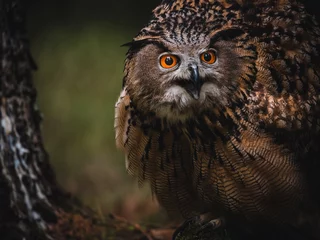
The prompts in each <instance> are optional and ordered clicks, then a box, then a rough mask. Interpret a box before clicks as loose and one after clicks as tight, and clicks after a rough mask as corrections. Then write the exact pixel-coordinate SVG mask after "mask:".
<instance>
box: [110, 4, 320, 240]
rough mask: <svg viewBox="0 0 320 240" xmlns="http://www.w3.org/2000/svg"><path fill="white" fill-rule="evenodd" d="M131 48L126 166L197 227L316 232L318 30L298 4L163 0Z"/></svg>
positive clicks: (120, 143)
mask: <svg viewBox="0 0 320 240" xmlns="http://www.w3.org/2000/svg"><path fill="white" fill-rule="evenodd" d="M127 46H128V47H129V50H128V53H127V57H126V61H125V70H124V79H123V88H122V91H121V94H120V97H119V99H118V101H117V103H116V107H115V108H116V110H115V135H116V145H117V147H118V148H120V149H121V150H123V152H124V153H125V157H126V168H127V171H128V172H129V174H131V175H133V176H134V177H136V178H137V180H138V182H139V184H143V183H145V182H147V183H148V184H150V186H151V190H152V193H153V194H154V195H155V196H156V197H157V199H158V201H159V203H160V204H161V205H162V206H163V207H164V208H165V209H166V210H167V211H168V212H169V213H173V214H180V215H181V216H183V217H184V218H185V219H195V218H197V219H200V220H199V221H200V222H201V223H200V225H201V224H203V225H204V226H205V225H206V224H210V223H211V225H212V226H213V225H214V226H215V227H217V226H218V227H219V228H223V227H226V228H230V229H233V230H234V231H238V234H237V236H245V234H247V233H250V234H260V235H259V236H260V239H264V238H263V237H262V236H266V237H265V238H266V239H276V238H275V236H274V235H276V236H281V238H280V239H289V238H288V236H290V239H320V218H319V203H320V191H319V189H320V159H319V158H320V157H319V156H320V56H319V54H320V30H319V25H318V23H317V21H316V19H315V18H314V17H313V16H312V15H309V14H308V13H307V12H306V10H305V8H304V6H303V5H302V4H301V3H300V2H299V1H296V0H252V1H246V0H163V1H162V3H161V4H160V5H159V6H158V7H156V8H155V9H154V11H153V17H152V19H151V20H150V22H149V23H148V24H147V25H146V26H145V27H144V28H143V29H142V30H141V31H140V32H139V33H138V35H137V36H136V37H135V38H134V39H133V40H132V42H130V43H128V44H127ZM213 222H214V223H217V222H218V223H219V224H212V223H213ZM276 232H277V233H276ZM261 233H263V234H262V235H261ZM241 234H244V235H241ZM272 234H274V235H272ZM289 234H291V235H289Z"/></svg>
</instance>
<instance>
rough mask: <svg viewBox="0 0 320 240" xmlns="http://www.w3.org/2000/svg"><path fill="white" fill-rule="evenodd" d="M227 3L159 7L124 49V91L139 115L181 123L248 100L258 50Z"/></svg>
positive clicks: (179, 3)
mask: <svg viewBox="0 0 320 240" xmlns="http://www.w3.org/2000/svg"><path fill="white" fill-rule="evenodd" d="M221 2H225V3H221ZM227 2H228V1H187V0H177V1H163V3H162V4H161V5H160V6H159V7H157V8H156V9H155V10H154V12H153V13H154V17H153V19H152V20H151V21H150V23H149V24H148V25H147V26H146V27H145V28H143V29H142V30H141V31H140V33H139V34H138V35H137V37H136V38H134V40H133V41H132V42H131V43H129V44H128V45H129V46H130V48H129V51H128V54H127V60H126V67H125V78H124V88H126V91H127V92H128V94H129V96H130V98H131V100H132V102H133V103H134V105H135V106H136V107H137V108H138V109H139V111H141V112H145V113H150V112H152V113H154V114H155V115H156V116H158V117H160V118H167V119H170V120H173V121H174V120H183V119H188V118H192V117H194V116H196V115H197V114H198V113H199V112H201V111H208V110H210V111H212V110H213V109H218V110H219V109H222V108H225V107H228V106H232V105H239V104H241V101H243V99H245V98H246V96H247V95H248V91H250V89H251V88H252V86H253V84H254V81H255V78H256V72H257V70H256V64H255V62H256V61H257V50H256V47H255V44H254V42H255V40H254V39H253V38H252V39H251V38H250V37H249V35H248V31H247V30H246V29H247V28H246V25H245V23H244V21H243V18H242V15H241V12H240V10H239V8H238V9H237V7H235V6H237V3H235V4H228V3H227Z"/></svg>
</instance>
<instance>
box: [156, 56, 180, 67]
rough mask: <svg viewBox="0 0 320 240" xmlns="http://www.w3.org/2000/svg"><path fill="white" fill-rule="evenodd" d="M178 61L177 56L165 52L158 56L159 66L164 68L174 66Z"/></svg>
mask: <svg viewBox="0 0 320 240" xmlns="http://www.w3.org/2000/svg"><path fill="white" fill-rule="evenodd" d="M178 61H179V59H178V57H177V56H175V55H171V54H165V55H163V56H161V57H160V65H161V67H163V68H166V69H168V68H173V67H174V66H176V65H177V63H178Z"/></svg>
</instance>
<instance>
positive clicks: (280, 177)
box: [115, 97, 304, 217]
mask: <svg viewBox="0 0 320 240" xmlns="http://www.w3.org/2000/svg"><path fill="white" fill-rule="evenodd" d="M129 109H130V106H129V102H128V103H126V102H125V97H124V99H122V101H121V102H120V103H119V104H118V106H117V114H116V122H115V128H116V138H117V145H118V147H120V148H122V149H123V150H124V152H125V155H126V167H127V170H128V172H129V173H130V174H131V175H133V176H135V177H137V178H138V181H139V183H141V184H142V183H143V182H149V183H150V185H151V189H152V192H153V193H154V194H155V195H156V196H157V198H158V200H159V202H160V204H161V205H163V206H164V207H165V208H166V209H167V210H168V211H178V212H180V213H182V214H183V215H184V216H186V217H188V216H192V215H195V214H198V213H199V212H203V211H217V210H219V211H220V210H221V209H222V211H229V212H232V213H239V214H240V213H242V214H245V215H255V214H258V215H259V214H262V213H263V214H264V215H266V216H270V217H272V216H273V215H274V214H277V211H280V210H281V211H282V212H283V211H287V210H286V209H289V208H291V209H292V208H294V207H296V206H297V204H298V203H299V202H301V198H302V192H303V188H304V184H303V179H302V176H301V172H300V170H299V168H298V166H297V165H295V164H294V162H293V161H292V158H293V156H292V154H290V153H288V152H287V151H286V150H285V149H284V148H283V146H281V145H277V144H275V143H274V142H273V140H272V139H271V138H270V137H269V136H267V135H266V134H264V133H262V132H257V131H254V129H251V128H249V127H247V128H242V127H241V126H240V127H236V126H235V125H234V124H233V123H232V121H231V120H232V119H225V121H223V122H222V121H221V122H220V121H219V120H217V119H212V118H211V119H210V118H208V117H206V116H204V117H202V118H200V119H199V120H198V121H197V122H190V123H188V124H185V125H177V126H174V127H171V128H164V129H161V128H159V125H156V124H157V123H155V124H154V125H152V124H149V125H148V124H145V123H143V122H142V121H140V120H139V119H137V118H136V116H134V115H133V114H132V112H130V110H129ZM228 121H229V122H228ZM222 123H223V124H224V126H223V125H222ZM158 124H159V123H158ZM162 124H163V123H162ZM226 124H229V126H228V125H226ZM163 126H164V125H161V127H163ZM270 202H274V203H275V204H273V205H272V206H271V205H270V204H269V203H270ZM275 209H276V210H275ZM288 211H289V210H288ZM288 216H290V214H289V215H288Z"/></svg>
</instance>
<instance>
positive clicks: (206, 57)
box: [203, 53, 212, 62]
mask: <svg viewBox="0 0 320 240" xmlns="http://www.w3.org/2000/svg"><path fill="white" fill-rule="evenodd" d="M203 59H204V60H205V61H207V62H210V61H211V59H212V56H211V54H210V53H205V54H204V55H203Z"/></svg>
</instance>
